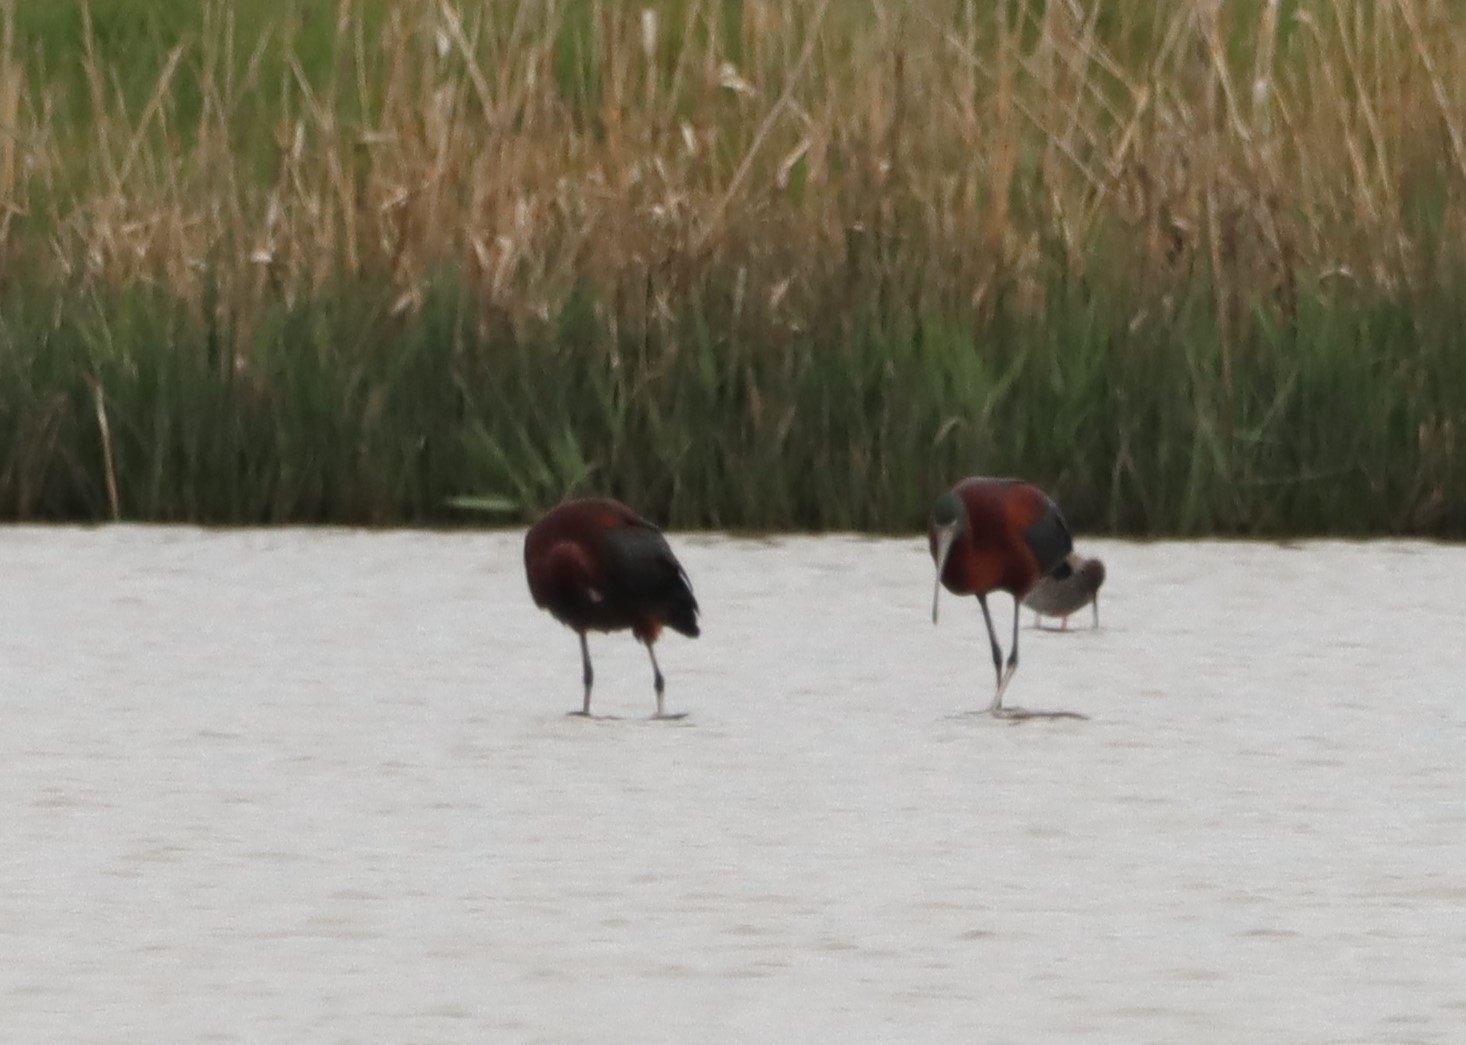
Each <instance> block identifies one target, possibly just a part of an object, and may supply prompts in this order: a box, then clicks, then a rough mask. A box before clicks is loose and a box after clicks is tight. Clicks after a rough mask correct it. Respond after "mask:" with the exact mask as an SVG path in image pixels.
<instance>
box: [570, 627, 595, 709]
mask: <svg viewBox="0 0 1466 1045" xmlns="http://www.w3.org/2000/svg"><path fill="white" fill-rule="evenodd" d="M580 680H581V681H582V682H584V683H585V704H584V706H583V707H582V708H581V709H580V711H579V712H575V711H572V712H571V714H572V715H575V714H581V715H586V716H589V715H590V687H591V684H592V683H594V682H595V680H596V673H595V672H594V671H592V670H591V667H590V644H589V643H588V642H586V640H585V632H583V631H582V632H581V633H580Z"/></svg>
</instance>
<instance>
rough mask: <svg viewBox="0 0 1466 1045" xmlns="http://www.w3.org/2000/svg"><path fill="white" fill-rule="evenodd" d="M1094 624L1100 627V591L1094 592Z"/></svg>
mask: <svg viewBox="0 0 1466 1045" xmlns="http://www.w3.org/2000/svg"><path fill="white" fill-rule="evenodd" d="M1094 626H1095V627H1096V628H1098V627H1099V592H1095V593H1094Z"/></svg>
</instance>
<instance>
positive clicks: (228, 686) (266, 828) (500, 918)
mask: <svg viewBox="0 0 1466 1045" xmlns="http://www.w3.org/2000/svg"><path fill="white" fill-rule="evenodd" d="M520 540H521V538H520V535H519V534H517V533H506V534H490V535H483V534H475V535H465V534H452V535H446V534H435V533H385V534H366V533H357V532H344V531H300V530H287V531H280V530H272V531H247V532H238V531H229V532H205V531H198V530H192V529H153V528H130V527H113V528H106V529H99V530H80V529H40V528H10V529H5V530H0V588H3V591H4V593H5V594H4V598H3V599H0V702H3V703H0V707H3V728H0V794H3V796H4V807H5V809H6V815H5V825H6V827H5V833H4V843H3V845H4V855H3V858H0V1039H3V1040H6V1041H17V1042H19V1041H26V1042H40V1041H57V1042H75V1041H83V1040H85V1041H99V1040H116V1041H122V1040H126V1041H207V1040H221V1041H227V1040H241V1041H282V1042H283V1041H306V1040H309V1041H322V1042H324V1041H394V1042H396V1041H449V1040H456V1041H526V1042H529V1041H544V1042H567V1041H593V1040H595V1041H600V1040H610V1041H638V1042H686V1041H760V1040H764V1041H773V1040H785V1041H796V1040H802V1041H851V1040H858V1041H955V1040H969V1041H970V1040H984V1041H1025V1042H1026V1041H1063V1040H1070V1041H1083V1042H1137V1041H1166V1042H1173V1041H1189V1042H1196V1041H1215V1042H1239V1041H1288V1042H1315V1041H1316V1042H1323V1041H1329V1042H1348V1041H1359V1042H1381V1041H1389V1042H1407V1041H1409V1042H1414V1041H1421V1042H1434V1041H1439V1042H1447V1041H1459V1040H1461V1034H1462V1030H1461V1028H1462V1027H1463V1026H1466V769H1463V754H1466V692H1463V691H1466V681H1463V680H1466V672H1463V668H1466V653H1463V652H1462V651H1461V643H1462V635H1463V629H1462V620H1463V612H1462V609H1461V601H1460V598H1461V593H1462V592H1463V591H1466V550H1463V549H1460V548H1455V547H1446V546H1436V545H1428V544H1407V543H1365V544H1343V543H1310V544H1305V545H1301V546H1294V547H1278V546H1272V545H1261V544H1234V543H1177V544H1129V543H1115V542H1088V543H1085V544H1083V545H1082V546H1081V550H1082V551H1086V552H1088V553H1090V554H1096V553H1097V554H1100V555H1102V556H1103V557H1104V558H1105V559H1106V562H1107V564H1108V566H1109V580H1108V582H1107V584H1106V587H1105V589H1104V591H1103V593H1102V600H1101V627H1100V629H1099V630H1097V631H1091V630H1089V629H1088V622H1089V616H1088V611H1085V612H1083V613H1081V614H1080V615H1079V616H1078V617H1076V618H1075V621H1074V624H1075V625H1076V626H1077V628H1078V630H1074V631H1071V632H1070V633H1067V634H1051V633H1045V632H1037V631H1034V630H1032V628H1031V627H1030V625H1031V622H1032V618H1031V615H1029V614H1027V613H1025V614H1024V618H1023V631H1022V638H1021V645H1022V654H1023V655H1022V667H1021V668H1020V670H1019V671H1018V673H1017V676H1016V678H1015V680H1014V682H1013V684H1012V686H1011V688H1010V689H1009V692H1008V698H1007V701H1008V703H1010V704H1017V705H1021V706H1024V707H1028V708H1032V709H1041V710H1066V711H1074V712H1080V713H1083V714H1085V715H1088V716H1090V718H1089V720H1088V721H1072V720H1031V721H1025V722H1007V721H997V720H994V719H992V718H989V717H985V716H980V715H975V714H972V713H971V712H972V711H973V710H974V709H976V708H978V707H981V706H985V704H986V702H987V700H988V698H989V696H990V694H991V687H992V667H991V662H990V660H989V659H988V653H987V649H986V641H985V639H984V638H983V633H982V623H981V616H980V614H979V613H978V610H977V607H976V604H975V602H974V601H973V600H971V599H967V600H958V599H955V598H951V597H950V596H945V595H944V597H943V603H942V621H941V624H940V626H939V627H937V628H933V627H932V624H931V620H930V600H931V566H930V561H929V559H928V558H927V557H926V551H925V546H924V542H922V541H919V540H897V541H869V540H863V539H856V538H845V537H828V538H791V539H787V540H786V539H779V540H770V541H741V540H729V539H725V538H714V537H695V536H676V535H674V537H673V544H674V547H675V548H676V549H677V550H678V552H679V554H680V555H681V557H682V559H683V562H684V564H685V565H686V566H687V569H688V572H689V573H690V574H691V576H692V579H693V583H694V586H695V588H696V590H697V593H698V596H699V598H700V600H701V601H702V604H703V609H704V615H703V626H704V634H703V637H702V638H701V639H699V640H697V641H695V642H689V641H687V640H685V639H683V638H681V637H680V636H677V635H668V636H667V637H666V638H665V639H664V640H663V641H662V643H661V644H660V645H659V647H658V649H659V655H660V659H661V663H662V667H663V670H664V671H665V673H666V675H667V679H668V692H667V696H668V706H669V709H670V710H675V711H687V712H689V716H688V718H686V719H684V720H682V721H680V722H649V721H646V719H645V716H646V715H647V714H648V713H649V712H650V711H651V710H652V706H653V701H652V692H651V672H650V666H649V664H648V661H647V659H646V655H645V652H644V651H643V650H642V649H641V648H640V647H638V646H637V645H636V644H635V643H634V642H632V640H631V639H630V638H629V637H628V636H626V635H621V636H609V637H599V638H593V639H592V653H593V655H594V657H595V664H596V672H597V688H596V694H595V703H594V710H595V711H597V712H598V713H601V714H604V715H616V716H623V717H620V718H615V719H609V718H607V719H597V720H591V721H586V720H583V719H579V718H569V717H566V715H565V714H564V713H565V712H566V711H569V710H573V709H575V708H577V707H578V706H579V701H580V683H579V676H580V665H579V656H578V651H577V647H576V642H575V638H574V636H573V634H572V633H570V632H568V631H566V630H564V629H563V628H561V627H560V626H559V625H557V624H556V623H555V622H554V621H553V620H552V619H551V618H550V617H549V616H548V615H546V614H543V613H541V612H539V611H537V610H535V608H534V607H533V605H532V604H531V602H530V599H529V595H528V592H527V591H526V589H525V585H524V580H523V573H522V566H521V563H520ZM1009 606H1010V604H1009V603H1008V602H1007V600H1006V599H1004V598H1002V597H998V598H996V599H995V600H994V608H995V609H996V611H997V612H996V619H997V622H998V625H999V632H1000V635H1002V636H1003V637H1004V640H1005V642H1006V637H1007V635H1008V628H1009V627H1010V626H1011V617H1010V616H1009V614H1010V612H1011V611H1010V609H1009Z"/></svg>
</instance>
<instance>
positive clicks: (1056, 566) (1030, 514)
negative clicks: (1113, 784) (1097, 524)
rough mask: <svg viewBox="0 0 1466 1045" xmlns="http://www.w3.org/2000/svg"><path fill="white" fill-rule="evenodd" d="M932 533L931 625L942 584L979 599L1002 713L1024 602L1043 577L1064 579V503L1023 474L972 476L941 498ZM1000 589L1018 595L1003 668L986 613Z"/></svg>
mask: <svg viewBox="0 0 1466 1045" xmlns="http://www.w3.org/2000/svg"><path fill="white" fill-rule="evenodd" d="M927 536H928V543H929V545H930V548H931V554H932V561H933V562H935V564H936V568H937V583H936V589H935V591H934V592H933V593H932V623H933V624H935V623H936V620H937V598H938V596H940V594H941V590H942V588H946V589H947V590H948V591H950V592H951V593H952V594H954V595H975V596H977V601H978V605H980V606H981V607H982V616H983V620H984V621H986V622H987V629H988V641H989V642H990V643H991V645H992V652H993V668H994V670H995V671H996V672H997V676H998V683H997V690H996V692H994V694H993V700H992V703H991V704H990V705H989V706H988V710H989V711H991V712H992V713H993V714H999V713H1000V712H1001V709H1002V705H1003V691H1004V690H1005V689H1007V688H1008V683H1009V681H1011V680H1012V678H1013V673H1014V672H1015V671H1016V670H1017V669H1018V609H1019V606H1020V604H1021V602H1022V600H1023V597H1024V596H1025V595H1027V594H1028V592H1029V591H1030V590H1031V589H1032V588H1033V586H1034V584H1035V583H1037V582H1038V580H1039V579H1040V578H1041V577H1046V576H1049V575H1063V576H1067V573H1068V566H1067V562H1066V557H1067V556H1068V554H1069V552H1070V551H1071V550H1072V549H1073V547H1074V542H1073V539H1072V538H1071V537H1070V535H1069V525H1068V523H1066V522H1065V521H1064V516H1063V514H1062V513H1061V512H1060V511H1059V506H1058V505H1056V504H1055V503H1054V502H1053V501H1052V500H1050V499H1049V496H1048V495H1047V494H1045V493H1044V492H1043V491H1042V490H1040V489H1039V488H1038V487H1036V486H1033V485H1031V484H1029V483H1026V482H1023V481H1022V480H1019V479H984V478H971V479H963V480H962V481H961V482H960V483H958V484H957V485H956V486H954V487H953V488H952V489H951V490H949V491H948V492H947V493H944V494H942V496H941V497H938V498H937V502H936V504H935V505H933V507H932V516H931V525H930V528H929V530H928V535H927ZM995 591H1002V592H1007V593H1008V594H1009V595H1011V596H1013V648H1012V650H1011V651H1010V652H1009V654H1008V666H1007V669H1006V670H1005V669H1004V667H1003V650H1002V647H1001V646H999V645H998V635H997V632H996V631H995V630H994V629H993V618H992V614H990V613H989V612H988V603H987V597H988V595H989V594H991V593H992V592H995Z"/></svg>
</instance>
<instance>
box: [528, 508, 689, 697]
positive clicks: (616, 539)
mask: <svg viewBox="0 0 1466 1045" xmlns="http://www.w3.org/2000/svg"><path fill="white" fill-rule="evenodd" d="M524 569H525V574H526V575H527V577H528V579H529V591H530V594H531V595H532V596H533V597H534V601H535V605H536V606H539V607H541V608H542V609H546V610H548V611H549V612H550V614H551V615H552V616H553V617H554V618H555V619H556V620H558V621H560V622H561V623H562V624H564V625H565V626H566V627H568V628H571V629H572V630H574V631H575V632H576V633H577V634H579V636H580V658H581V667H582V681H583V682H584V683H585V701H584V704H583V706H582V708H581V710H580V711H579V712H574V714H581V715H589V714H590V694H591V685H592V683H593V681H594V673H593V672H592V670H591V663H590V646H589V645H588V643H587V642H586V632H588V631H607V632H609V631H620V630H622V629H626V628H630V629H631V633H632V634H633V635H635V636H636V638H637V640H638V641H640V642H642V643H643V644H644V645H645V646H646V648H647V653H648V654H649V655H650V656H651V660H652V678H653V683H654V685H655V688H656V694H657V712H656V717H657V718H663V717H666V716H665V715H664V707H663V700H662V694H663V690H664V689H665V682H664V681H663V679H662V669H661V667H660V666H659V665H658V664H657V654H656V651H655V650H654V649H653V648H652V647H653V645H654V644H655V643H656V641H657V637H658V636H659V635H661V633H662V628H663V626H666V627H669V628H671V629H672V630H673V631H677V632H680V633H682V634H683V635H686V636H688V637H689V638H696V637H697V636H698V634H699V630H700V629H699V628H698V624H697V615H698V606H697V599H696V598H695V597H694V596H693V594H692V586H691V584H690V583H689V582H688V579H687V572H686V571H685V570H683V568H682V564H681V563H679V562H678V561H677V557H676V556H675V555H673V554H672V549H671V547H670V546H669V545H668V544H667V539H666V538H665V537H663V536H662V531H661V530H659V529H657V527H656V526H654V525H652V524H651V523H650V522H648V521H647V520H645V519H643V518H642V517H641V516H640V515H638V514H637V513H636V512H634V511H632V510H631V509H630V508H628V507H627V506H626V505H624V504H622V503H621V502H620V501H614V500H611V499H610V498H590V499H586V500H579V501H567V502H566V503H564V504H561V505H559V506H558V507H556V508H553V509H551V510H550V511H549V512H548V513H546V514H545V516H544V517H543V518H541V519H540V520H539V521H538V522H536V523H535V524H534V525H533V526H531V527H530V529H529V532H528V533H526V534H525V536H524Z"/></svg>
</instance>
